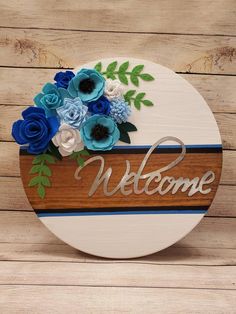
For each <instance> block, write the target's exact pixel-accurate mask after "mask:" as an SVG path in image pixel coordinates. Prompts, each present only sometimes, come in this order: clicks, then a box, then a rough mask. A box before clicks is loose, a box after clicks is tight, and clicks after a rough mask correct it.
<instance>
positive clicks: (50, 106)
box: [34, 83, 70, 117]
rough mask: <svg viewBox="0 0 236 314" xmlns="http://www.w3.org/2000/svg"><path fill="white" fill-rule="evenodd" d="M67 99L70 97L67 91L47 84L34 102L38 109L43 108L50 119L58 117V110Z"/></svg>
mask: <svg viewBox="0 0 236 314" xmlns="http://www.w3.org/2000/svg"><path fill="white" fill-rule="evenodd" d="M65 97H70V95H69V94H68V92H67V90H66V89H64V88H57V87H56V86H55V85H54V84H51V83H47V84H46V85H44V87H43V89H42V93H39V94H38V95H36V96H35V98H34V102H35V104H36V106H37V107H39V108H43V109H44V110H45V113H46V116H48V117H49V116H54V115H56V109H57V108H59V107H60V106H62V105H63V99H64V98H65Z"/></svg>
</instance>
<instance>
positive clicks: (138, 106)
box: [134, 98, 141, 110]
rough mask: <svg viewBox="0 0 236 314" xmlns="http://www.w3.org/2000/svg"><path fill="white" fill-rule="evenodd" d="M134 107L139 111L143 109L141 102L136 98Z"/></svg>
mask: <svg viewBox="0 0 236 314" xmlns="http://www.w3.org/2000/svg"><path fill="white" fill-rule="evenodd" d="M134 107H135V108H136V109H138V110H140V108H141V102H140V100H138V99H137V98H135V100H134Z"/></svg>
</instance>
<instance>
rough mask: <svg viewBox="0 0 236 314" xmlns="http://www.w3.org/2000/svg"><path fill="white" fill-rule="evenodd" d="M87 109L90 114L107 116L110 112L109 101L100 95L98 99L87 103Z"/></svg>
mask: <svg viewBox="0 0 236 314" xmlns="http://www.w3.org/2000/svg"><path fill="white" fill-rule="evenodd" d="M88 110H89V112H91V113H92V114H103V115H107V116H108V115H109V112H110V101H109V100H108V99H107V98H106V97H105V96H101V97H100V98H99V99H97V100H95V101H91V102H90V103H89V104H88Z"/></svg>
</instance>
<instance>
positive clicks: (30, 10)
mask: <svg viewBox="0 0 236 314" xmlns="http://www.w3.org/2000/svg"><path fill="white" fill-rule="evenodd" d="M234 9H235V1H234V0H224V1H222V0H215V1H214V2H213V1H211V0H191V1H188V0H166V1H160V0H156V1H153V0H146V1H141V0H136V1H134V0H131V1H127V0H126V1H125V0H120V1H116V3H114V1H109V0H103V1H96V0H90V1H87V2H86V1H82V0H77V1H73V0H70V1H66V2H61V1H60V2H58V1H56V0H51V1H50V4H49V3H48V1H46V0H40V1H37V0H31V1H27V0H17V1H16V0H13V1H8V2H6V1H2V3H1V26H14V27H41V28H56V29H85V30H96V31H98V30H100V31H101V30H102V31H125V32H161V33H188V34H193V33H198V34H224V35H225V34H226V35H227V34H228V35H235V34H236V32H235V29H236V22H235V15H234V13H235V10H234Z"/></svg>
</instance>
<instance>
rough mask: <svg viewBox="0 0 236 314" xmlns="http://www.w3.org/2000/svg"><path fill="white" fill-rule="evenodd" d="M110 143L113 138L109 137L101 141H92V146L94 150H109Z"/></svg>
mask: <svg viewBox="0 0 236 314" xmlns="http://www.w3.org/2000/svg"><path fill="white" fill-rule="evenodd" d="M112 143H113V137H112V136H111V135H109V136H108V137H107V138H105V139H103V140H101V141H95V140H93V141H92V145H93V146H94V147H96V150H110V149H111V148H112V146H113V145H112Z"/></svg>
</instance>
